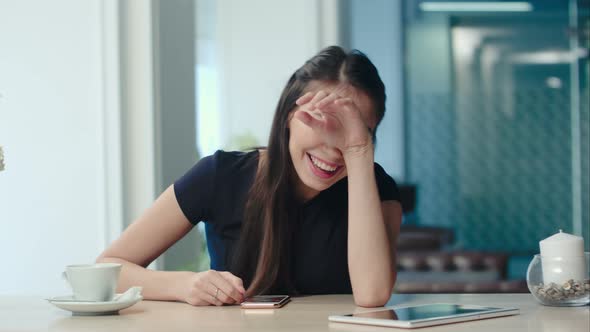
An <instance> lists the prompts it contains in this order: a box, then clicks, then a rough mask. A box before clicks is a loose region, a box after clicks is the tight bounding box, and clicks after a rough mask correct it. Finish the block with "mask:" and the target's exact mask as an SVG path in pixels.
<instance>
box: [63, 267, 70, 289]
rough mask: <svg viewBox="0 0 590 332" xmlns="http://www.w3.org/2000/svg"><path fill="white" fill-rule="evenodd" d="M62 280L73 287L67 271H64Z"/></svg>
mask: <svg viewBox="0 0 590 332" xmlns="http://www.w3.org/2000/svg"><path fill="white" fill-rule="evenodd" d="M61 278H62V279H63V280H65V281H66V283H67V284H68V286H70V287H71V284H70V279H68V274H67V273H66V271H63V272H62V273H61Z"/></svg>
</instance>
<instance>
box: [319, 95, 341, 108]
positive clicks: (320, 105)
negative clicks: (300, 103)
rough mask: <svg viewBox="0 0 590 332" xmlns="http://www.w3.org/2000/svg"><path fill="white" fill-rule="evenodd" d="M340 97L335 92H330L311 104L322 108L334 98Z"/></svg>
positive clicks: (334, 99)
mask: <svg viewBox="0 0 590 332" xmlns="http://www.w3.org/2000/svg"><path fill="white" fill-rule="evenodd" d="M339 99H341V97H340V96H339V95H337V94H335V93H331V94H329V95H328V96H327V97H325V98H324V99H322V100H320V101H318V102H317V103H315V105H313V107H314V108H319V109H321V108H323V107H324V106H326V105H329V104H330V103H332V102H335V101H336V100H339Z"/></svg>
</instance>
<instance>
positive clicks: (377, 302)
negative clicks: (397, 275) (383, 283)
mask: <svg viewBox="0 0 590 332" xmlns="http://www.w3.org/2000/svg"><path fill="white" fill-rule="evenodd" d="M390 297H391V288H382V289H377V288H375V289H374V290H372V291H370V292H365V293H364V294H354V303H355V304H356V305H357V306H359V307H366V308H374V307H382V306H384V305H385V304H386V303H387V301H389V298H390Z"/></svg>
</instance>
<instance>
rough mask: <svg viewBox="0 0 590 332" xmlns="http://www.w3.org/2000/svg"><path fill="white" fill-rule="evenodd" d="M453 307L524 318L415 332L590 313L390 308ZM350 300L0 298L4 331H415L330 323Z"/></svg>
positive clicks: (552, 326)
mask: <svg viewBox="0 0 590 332" xmlns="http://www.w3.org/2000/svg"><path fill="white" fill-rule="evenodd" d="M434 302H452V303H461V304H479V305H488V306H511V307H517V308H519V309H520V315H516V316H510V317H500V318H492V319H487V320H479V321H473V322H465V323H457V324H450V325H443V326H435V327H429V328H421V329H418V330H414V331H419V332H427V331H436V332H446V331H477V332H486V331H494V332H496V331H502V332H509V331H518V332H522V331H531V332H533V331H534V332H562V331H563V332H566V331H567V332H577V331H580V332H582V331H583V332H588V331H589V330H590V307H589V306H585V307H570V308H557V307H546V306H542V305H540V304H538V303H537V302H536V301H535V300H534V299H533V298H532V296H531V295H530V294H432V295H429V294H420V295H408V294H405V295H397V294H394V295H393V296H392V298H391V299H390V301H389V302H388V305H391V306H403V305H408V304H426V303H434ZM366 310H367V309H364V308H359V307H355V305H354V304H353V302H352V296H351V295H322V296H308V297H298V298H294V299H293V301H292V302H291V303H289V304H287V305H286V306H285V307H284V308H281V309H275V310H260V309H258V310H254V309H250V310H244V309H240V307H239V306H228V307H192V306H190V305H188V304H183V303H174V302H159V301H142V302H139V303H138V304H136V305H134V306H132V307H130V308H128V309H125V310H122V311H121V312H120V315H117V316H102V317H77V316H72V315H71V314H70V312H68V311H64V310H61V309H59V308H56V307H54V306H52V305H51V304H49V303H48V302H46V301H45V300H43V299H40V298H31V297H14V296H13V297H9V296H0V331H11V332H12V331H113V332H116V331H126V332H127V331H143V332H147V331H190V332H199V331H215V332H223V331H232V332H235V331H299V332H313V331H380V332H385V331H413V330H404V329H395V328H386V327H373V326H363V325H353V324H342V323H331V322H328V315H331V314H344V313H351V312H353V311H366Z"/></svg>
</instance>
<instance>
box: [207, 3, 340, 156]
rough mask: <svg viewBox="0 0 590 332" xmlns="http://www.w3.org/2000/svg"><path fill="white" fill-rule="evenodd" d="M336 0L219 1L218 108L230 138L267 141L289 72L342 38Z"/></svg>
mask: <svg viewBox="0 0 590 332" xmlns="http://www.w3.org/2000/svg"><path fill="white" fill-rule="evenodd" d="M336 3H337V1H334V0H298V1H292V0H249V1H243V0H220V1H217V2H216V5H217V21H216V24H217V28H216V32H217V36H216V37H217V41H218V44H217V45H218V49H217V54H218V59H217V60H218V65H219V67H218V68H219V70H220V72H219V75H220V82H221V86H220V87H219V88H220V95H219V107H220V110H221V113H222V114H223V115H224V118H223V119H221V123H222V129H223V133H225V134H226V136H225V143H227V141H228V140H229V139H231V137H230V136H231V135H241V134H245V133H250V134H252V135H254V136H255V137H256V139H257V141H258V144H260V145H266V144H267V140H268V135H269V133H270V125H271V122H272V117H273V115H274V111H275V107H276V103H277V102H278V99H279V96H280V93H281V91H282V89H283V88H284V87H285V84H286V83H287V80H288V79H289V76H290V75H291V74H292V73H293V72H294V71H295V70H296V69H297V68H299V67H300V66H301V65H303V63H304V62H305V61H306V60H307V59H308V58H310V57H311V56H313V55H314V54H315V53H317V52H318V51H319V50H320V49H321V48H322V47H324V46H328V45H331V44H334V43H337V42H338V40H337V36H335V35H336V34H337V33H338V29H337V28H336V26H337V24H338V19H337V17H338V12H337V10H336V9H337V4H336Z"/></svg>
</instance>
